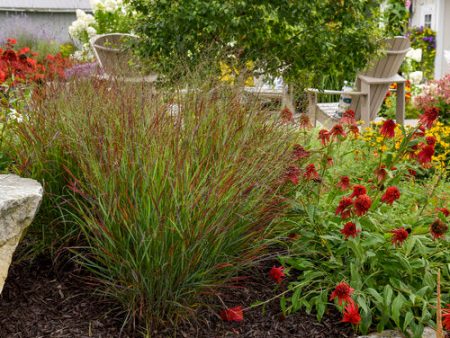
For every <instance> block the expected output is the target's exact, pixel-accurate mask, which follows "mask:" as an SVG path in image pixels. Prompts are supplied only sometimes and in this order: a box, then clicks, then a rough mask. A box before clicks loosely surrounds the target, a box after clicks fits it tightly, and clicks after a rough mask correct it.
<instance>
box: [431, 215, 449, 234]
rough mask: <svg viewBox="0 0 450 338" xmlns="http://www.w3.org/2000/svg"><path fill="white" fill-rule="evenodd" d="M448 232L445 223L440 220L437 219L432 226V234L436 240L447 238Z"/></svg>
mask: <svg viewBox="0 0 450 338" xmlns="http://www.w3.org/2000/svg"><path fill="white" fill-rule="evenodd" d="M447 231H448V226H447V224H445V223H444V222H442V221H441V220H440V219H439V218H437V219H436V220H435V221H434V222H433V223H431V225H430V232H431V235H432V236H433V238H434V239H437V238H442V237H444V236H445V233H446V232H447Z"/></svg>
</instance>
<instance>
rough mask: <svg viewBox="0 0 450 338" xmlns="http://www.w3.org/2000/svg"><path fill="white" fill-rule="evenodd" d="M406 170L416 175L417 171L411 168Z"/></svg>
mask: <svg viewBox="0 0 450 338" xmlns="http://www.w3.org/2000/svg"><path fill="white" fill-rule="evenodd" d="M408 172H409V174H410V175H411V176H413V177H415V176H416V175H417V171H415V170H413V169H408Z"/></svg>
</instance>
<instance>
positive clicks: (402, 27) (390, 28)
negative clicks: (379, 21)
mask: <svg viewBox="0 0 450 338" xmlns="http://www.w3.org/2000/svg"><path fill="white" fill-rule="evenodd" d="M408 19H409V9H408V8H406V6H405V1H404V0H388V1H387V4H386V8H385V10H384V12H383V21H384V25H385V33H386V36H391V37H394V36H402V35H406V33H407V31H408Z"/></svg>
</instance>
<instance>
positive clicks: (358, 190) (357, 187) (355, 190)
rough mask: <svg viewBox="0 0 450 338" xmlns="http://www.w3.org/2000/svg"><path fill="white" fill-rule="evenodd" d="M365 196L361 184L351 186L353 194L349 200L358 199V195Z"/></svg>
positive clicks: (363, 187)
mask: <svg viewBox="0 0 450 338" xmlns="http://www.w3.org/2000/svg"><path fill="white" fill-rule="evenodd" d="M365 194H367V190H366V187H365V186H363V185H361V184H356V185H354V186H353V192H352V194H351V195H350V198H353V197H358V196H360V195H365Z"/></svg>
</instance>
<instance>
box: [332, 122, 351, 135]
mask: <svg viewBox="0 0 450 338" xmlns="http://www.w3.org/2000/svg"><path fill="white" fill-rule="evenodd" d="M330 135H331V136H333V138H338V137H339V136H341V137H346V136H347V134H346V133H345V130H344V127H342V125H340V124H335V125H334V126H333V128H331V130H330Z"/></svg>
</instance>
